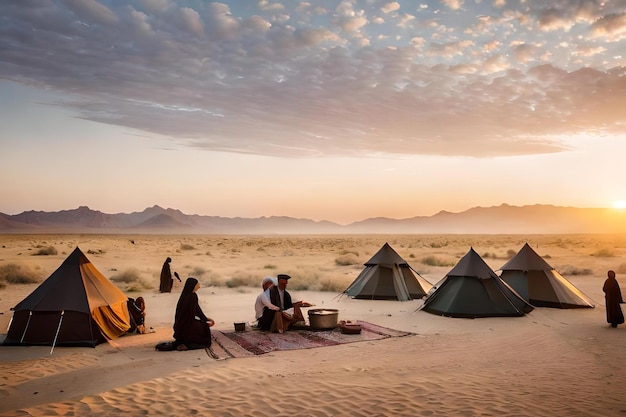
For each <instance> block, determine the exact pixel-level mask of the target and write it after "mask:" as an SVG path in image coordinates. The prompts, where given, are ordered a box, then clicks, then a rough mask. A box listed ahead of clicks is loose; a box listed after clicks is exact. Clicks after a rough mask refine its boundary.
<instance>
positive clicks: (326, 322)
mask: <svg viewBox="0 0 626 417" xmlns="http://www.w3.org/2000/svg"><path fill="white" fill-rule="evenodd" d="M338 317H339V310H336V309H334V308H316V309H314V310H309V325H310V327H311V329H314V330H324V329H334V328H335V327H337V318H338Z"/></svg>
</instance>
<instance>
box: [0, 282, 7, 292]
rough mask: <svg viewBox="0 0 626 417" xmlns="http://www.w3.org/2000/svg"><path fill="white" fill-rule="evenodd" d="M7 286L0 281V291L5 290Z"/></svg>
mask: <svg viewBox="0 0 626 417" xmlns="http://www.w3.org/2000/svg"><path fill="white" fill-rule="evenodd" d="M6 286H7V284H5V283H4V282H2V281H0V290H1V289H3V288H5V287H6Z"/></svg>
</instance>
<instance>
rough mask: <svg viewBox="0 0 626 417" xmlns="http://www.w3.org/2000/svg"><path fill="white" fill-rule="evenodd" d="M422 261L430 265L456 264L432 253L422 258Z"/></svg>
mask: <svg viewBox="0 0 626 417" xmlns="http://www.w3.org/2000/svg"><path fill="white" fill-rule="evenodd" d="M420 262H421V263H423V264H424V265H428V266H454V263H453V262H450V261H445V260H443V259H439V258H437V257H435V256H432V255H430V256H426V257H424V258H422V260H421V261H420Z"/></svg>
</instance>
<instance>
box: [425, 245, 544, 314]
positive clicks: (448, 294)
mask: <svg viewBox="0 0 626 417" xmlns="http://www.w3.org/2000/svg"><path fill="white" fill-rule="evenodd" d="M422 309H423V310H425V311H427V312H429V313H432V314H437V315H442V316H448V317H468V318H478V317H507V316H523V315H524V314H526V313H529V312H531V311H532V310H533V307H532V306H531V305H530V304H528V303H527V302H526V301H525V300H524V299H523V298H521V297H520V296H519V295H518V294H517V293H516V292H515V291H514V290H513V289H511V287H509V286H508V285H507V284H506V283H505V282H504V281H502V280H501V279H500V277H498V275H497V274H496V273H495V272H494V271H493V270H492V269H491V268H490V267H489V265H487V264H486V263H485V261H484V260H483V258H481V257H480V255H479V254H477V253H476V251H474V249H473V248H470V250H469V252H467V254H465V256H463V257H462V258H461V259H460V260H459V262H458V263H457V264H456V265H455V266H454V267H453V268H452V269H451V270H450V272H448V274H447V275H446V276H445V277H444V278H443V279H442V280H441V281H439V283H438V284H437V288H436V289H435V291H433V292H432V293H431V294H430V296H429V297H428V298H427V299H426V301H424V306H423V307H422Z"/></svg>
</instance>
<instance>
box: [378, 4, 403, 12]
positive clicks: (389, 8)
mask: <svg viewBox="0 0 626 417" xmlns="http://www.w3.org/2000/svg"><path fill="white" fill-rule="evenodd" d="M380 10H381V11H382V12H383V13H385V14H387V13H391V12H396V11H398V10H400V3H398V2H397V1H390V2H389V3H385V4H383V6H382V7H381V8H380Z"/></svg>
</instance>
